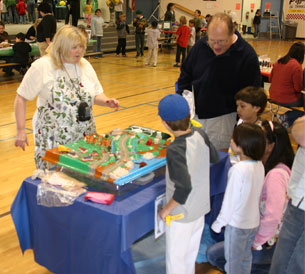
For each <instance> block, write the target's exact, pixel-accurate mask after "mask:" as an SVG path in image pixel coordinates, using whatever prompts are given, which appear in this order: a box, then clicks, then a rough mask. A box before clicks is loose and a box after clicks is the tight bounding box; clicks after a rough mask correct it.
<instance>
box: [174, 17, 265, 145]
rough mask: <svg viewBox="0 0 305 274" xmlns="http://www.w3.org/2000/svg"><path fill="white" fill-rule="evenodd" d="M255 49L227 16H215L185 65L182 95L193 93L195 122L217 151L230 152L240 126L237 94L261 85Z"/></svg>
mask: <svg viewBox="0 0 305 274" xmlns="http://www.w3.org/2000/svg"><path fill="white" fill-rule="evenodd" d="M260 81H261V74H260V68H259V62H258V58H257V55H256V53H255V51H254V49H253V48H252V47H251V46H250V45H249V44H248V43H247V42H246V41H245V40H244V39H243V38H242V37H241V35H240V34H239V32H237V31H235V29H234V27H233V22H232V19H231V17H230V16H229V15H227V14H225V13H218V14H215V15H214V16H213V18H212V20H211V22H210V24H209V25H208V35H207V36H205V37H203V38H202V39H200V40H199V41H197V43H196V44H195V45H194V46H193V48H192V50H191V52H190V53H189V55H188V56H187V58H186V59H185V60H184V62H183V64H182V66H181V74H180V77H179V79H178V93H180V94H182V92H183V90H185V89H186V90H191V91H192V90H193V92H194V98H195V113H196V116H195V119H197V120H198V121H199V122H200V123H201V124H202V125H203V129H204V130H205V132H206V133H207V135H208V136H209V138H210V140H211V141H212V143H213V144H214V146H215V147H216V148H217V149H219V150H220V149H222V150H227V149H228V148H229V146H230V140H231V136H232V133H233V128H234V126H235V124H236V104H235V100H234V96H235V94H236V93H237V92H238V91H239V90H241V89H242V88H244V87H247V86H257V87H259V86H260Z"/></svg>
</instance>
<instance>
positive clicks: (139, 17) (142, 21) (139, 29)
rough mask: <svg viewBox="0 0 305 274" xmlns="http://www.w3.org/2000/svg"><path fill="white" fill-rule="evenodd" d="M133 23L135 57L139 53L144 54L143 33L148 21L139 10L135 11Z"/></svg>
mask: <svg viewBox="0 0 305 274" xmlns="http://www.w3.org/2000/svg"><path fill="white" fill-rule="evenodd" d="M133 25H134V26H135V27H136V31H135V32H136V49H137V55H136V57H139V56H140V55H141V56H144V35H145V28H146V27H147V26H148V23H147V20H146V18H145V17H144V16H143V12H142V11H141V10H137V11H136V18H134V19H133Z"/></svg>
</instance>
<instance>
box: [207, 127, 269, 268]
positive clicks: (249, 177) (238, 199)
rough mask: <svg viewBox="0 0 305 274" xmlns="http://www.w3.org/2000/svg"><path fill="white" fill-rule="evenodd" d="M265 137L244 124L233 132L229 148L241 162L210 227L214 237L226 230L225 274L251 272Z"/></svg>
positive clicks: (261, 186)
mask: <svg viewBox="0 0 305 274" xmlns="http://www.w3.org/2000/svg"><path fill="white" fill-rule="evenodd" d="M265 145H266V140H265V135H264V132H263V130H262V129H261V128H260V127H259V126H257V125H255V124H249V123H243V124H240V125H239V126H237V127H236V128H235V129H234V132H233V137H232V140H231V148H232V150H233V152H234V153H235V154H239V155H240V162H238V163H236V164H235V165H234V166H232V167H231V168H230V170H229V175H228V184H227V188H226V192H225V196H224V200H223V203H222V207H221V211H220V213H219V215H218V217H217V219H216V221H215V222H214V223H213V225H212V229H213V230H214V231H215V232H216V233H220V231H221V228H222V227H224V226H226V230H225V244H224V246H225V258H226V264H225V271H226V273H227V274H247V273H250V272H251V263H252V252H251V247H252V243H253V240H254V237H255V234H256V231H257V229H258V226H259V222H260V212H259V204H260V196H261V192H262V188H263V183H264V177H265V170H264V166H263V163H262V162H261V159H262V157H263V154H264V152H265Z"/></svg>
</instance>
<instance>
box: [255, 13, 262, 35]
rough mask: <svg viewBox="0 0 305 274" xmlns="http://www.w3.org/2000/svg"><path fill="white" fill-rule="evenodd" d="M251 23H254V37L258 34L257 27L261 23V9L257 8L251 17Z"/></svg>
mask: <svg viewBox="0 0 305 274" xmlns="http://www.w3.org/2000/svg"><path fill="white" fill-rule="evenodd" d="M253 25H254V34H253V36H254V38H256V37H257V36H258V35H259V28H260V25H261V10H260V9H257V10H256V12H255V16H254V18H253Z"/></svg>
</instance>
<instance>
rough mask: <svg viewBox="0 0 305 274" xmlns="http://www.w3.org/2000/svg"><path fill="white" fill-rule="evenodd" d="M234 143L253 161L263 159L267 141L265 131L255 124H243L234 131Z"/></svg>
mask: <svg viewBox="0 0 305 274" xmlns="http://www.w3.org/2000/svg"><path fill="white" fill-rule="evenodd" d="M233 141H234V143H235V144H236V145H237V146H239V147H241V148H242V150H243V153H244V155H246V156H248V157H250V158H251V159H253V160H261V159H262V158H263V155H264V152H265V146H266V139H265V134H264V132H263V130H262V129H261V128H260V127H259V126H258V125H255V124H249V123H242V124H240V125H238V126H237V127H236V128H235V129H234V131H233Z"/></svg>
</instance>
